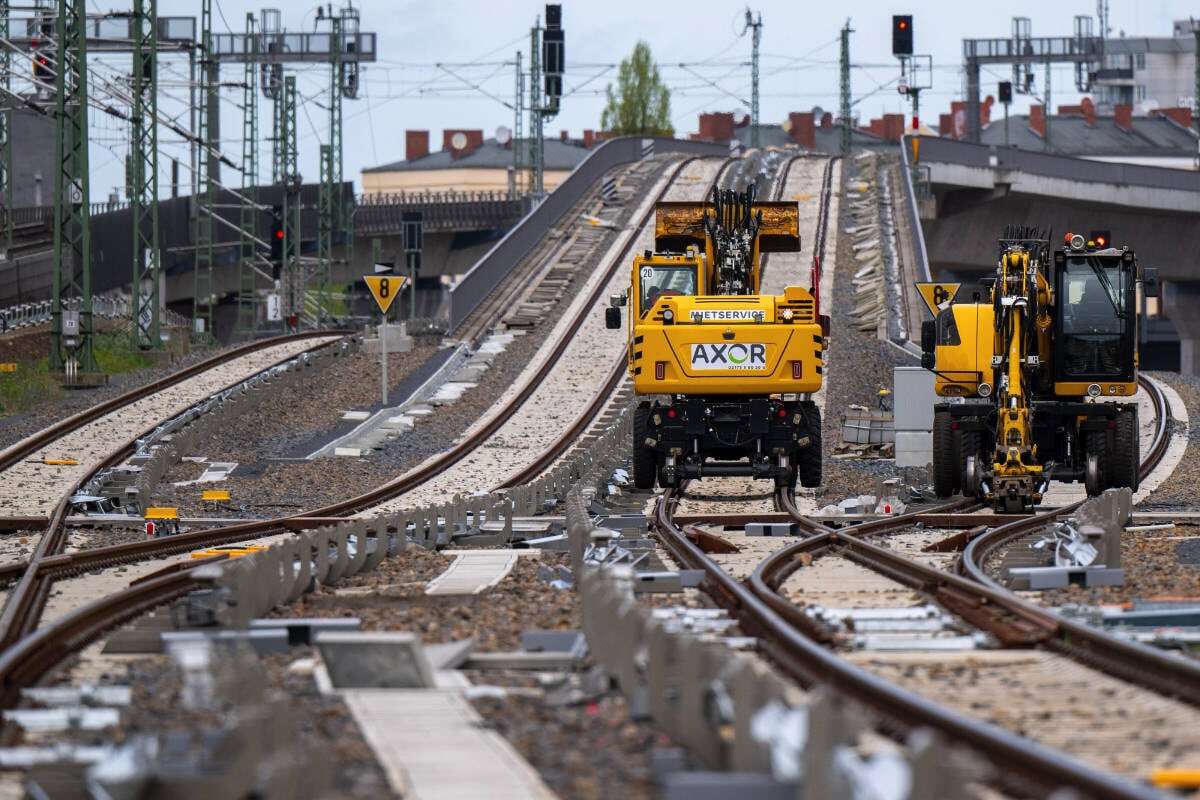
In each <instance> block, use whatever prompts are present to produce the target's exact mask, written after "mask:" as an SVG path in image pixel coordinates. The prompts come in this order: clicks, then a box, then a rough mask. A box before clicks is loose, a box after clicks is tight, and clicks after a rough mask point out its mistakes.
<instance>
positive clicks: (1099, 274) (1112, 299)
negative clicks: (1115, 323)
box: [1088, 258, 1125, 319]
mask: <svg viewBox="0 0 1200 800" xmlns="http://www.w3.org/2000/svg"><path fill="white" fill-rule="evenodd" d="M1088 266H1089V267H1091V268H1092V272H1094V273H1096V278H1097V279H1099V281H1100V285H1101V286H1103V287H1104V296H1105V297H1107V298H1108V302H1109V304H1110V305H1112V307H1113V313H1114V314H1116V315H1117V319H1125V312H1124V311H1123V310H1122V309H1121V308H1120V307H1118V306H1117V293H1116V290H1114V289H1113V285H1112V281H1110V280H1109V279H1108V271H1107V270H1106V269H1104V267H1102V266H1100V262H1099V261H1097V260H1096V259H1094V258H1089V259H1088Z"/></svg>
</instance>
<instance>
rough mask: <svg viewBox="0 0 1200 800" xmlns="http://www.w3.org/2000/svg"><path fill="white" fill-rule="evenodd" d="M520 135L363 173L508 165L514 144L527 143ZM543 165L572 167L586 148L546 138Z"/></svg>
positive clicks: (499, 167)
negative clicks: (509, 140)
mask: <svg viewBox="0 0 1200 800" xmlns="http://www.w3.org/2000/svg"><path fill="white" fill-rule="evenodd" d="M525 143H526V140H524V139H522V140H519V141H517V142H513V143H511V145H502V144H500V143H499V142H497V141H496V140H495V139H485V140H484V141H483V144H481V145H480V146H479V147H477V148H475V149H474V150H473V151H471V152H470V153H467V154H465V155H462V156H459V157H458V158H454V157H453V156H452V155H451V152H450V151H449V150H441V151H439V152H436V153H429V154H428V155H424V156H421V157H420V158H414V159H412V160H403V161H393V162H391V163H390V164H382V165H380V166H378V167H368V168H367V169H364V170H363V172H364V173H371V172H404V171H410V170H413V171H415V170H435V169H507V168H508V167H509V166H511V165H512V160H513V151H512V147H513V146H526V145H525ZM545 144H546V149H545V153H546V155H545V159H546V160H545V165H546V169H549V170H572V169H575V167H577V166H578V165H579V162H581V161H583V159H585V158H586V157H587V154H588V152H589V151H588V149H587V148H586V147H584V146H583V145H581V144H575V143H573V142H564V141H562V140H561V139H551V138H549V137H547V138H546V140H545Z"/></svg>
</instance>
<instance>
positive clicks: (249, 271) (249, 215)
mask: <svg viewBox="0 0 1200 800" xmlns="http://www.w3.org/2000/svg"><path fill="white" fill-rule="evenodd" d="M255 23H256V20H255V17H254V15H253V14H247V15H246V46H247V47H248V48H249V49H250V56H251V58H248V59H247V60H246V68H245V72H244V73H243V75H244V79H243V80H244V83H243V85H242V196H243V197H244V198H245V200H243V201H242V207H241V220H240V222H241V225H240V226H239V227H240V229H241V239H240V242H239V244H240V247H239V248H238V307H237V323H236V330H237V332H238V333H239V334H242V335H249V334H252V333H253V332H254V328H255V327H256V325H257V323H258V294H257V292H258V280H257V277H256V275H255V264H254V261H255V244H254V238H253V236H254V234H255V233H257V231H258V225H257V224H255V223H256V222H257V221H258V209H257V208H256V206H257V201H258V188H257V184H258V71H259V70H258V64H257V63H255V60H256V57H257V56H258V37H257V36H255V35H254V30H255Z"/></svg>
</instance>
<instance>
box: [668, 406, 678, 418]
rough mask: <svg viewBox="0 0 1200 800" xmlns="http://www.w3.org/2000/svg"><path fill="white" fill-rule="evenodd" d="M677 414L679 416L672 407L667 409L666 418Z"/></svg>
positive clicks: (674, 416)
mask: <svg viewBox="0 0 1200 800" xmlns="http://www.w3.org/2000/svg"><path fill="white" fill-rule="evenodd" d="M678 416H679V412H678V411H676V410H675V409H673V408H668V409H667V419H675V418H676V417H678Z"/></svg>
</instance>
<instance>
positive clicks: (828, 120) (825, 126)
mask: <svg viewBox="0 0 1200 800" xmlns="http://www.w3.org/2000/svg"><path fill="white" fill-rule="evenodd" d="M832 127H833V113H832V112H829V111H826V112H825V113H824V114H822V115H821V129H822V130H829V129H830V128H832Z"/></svg>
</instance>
